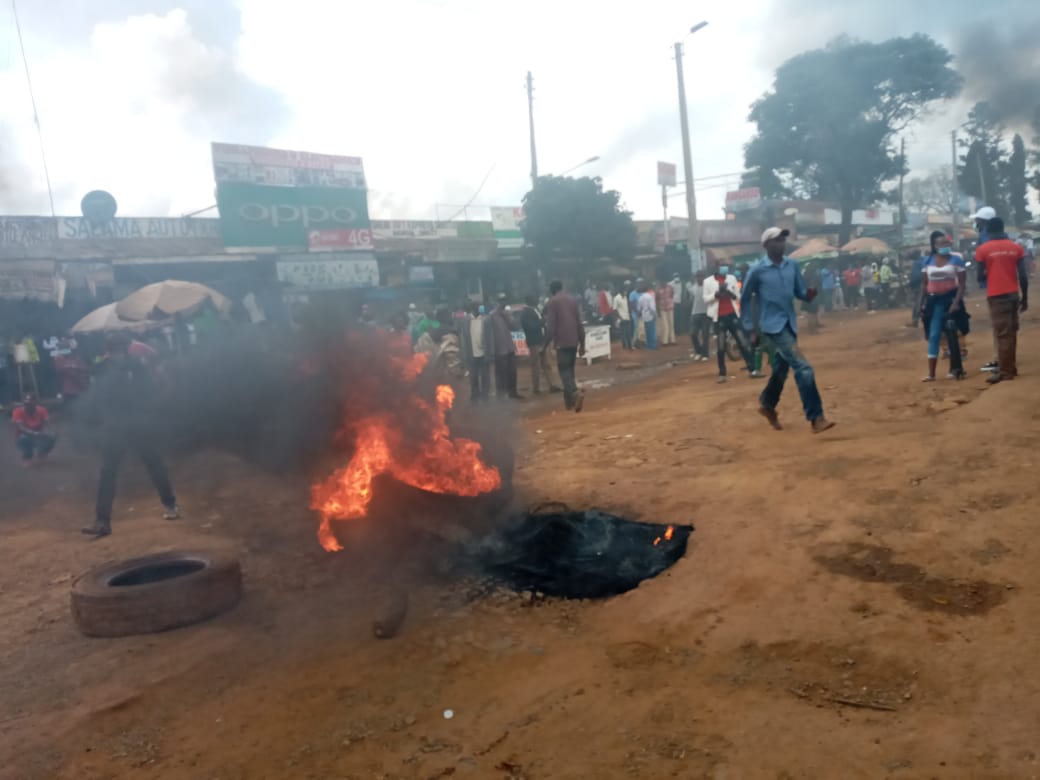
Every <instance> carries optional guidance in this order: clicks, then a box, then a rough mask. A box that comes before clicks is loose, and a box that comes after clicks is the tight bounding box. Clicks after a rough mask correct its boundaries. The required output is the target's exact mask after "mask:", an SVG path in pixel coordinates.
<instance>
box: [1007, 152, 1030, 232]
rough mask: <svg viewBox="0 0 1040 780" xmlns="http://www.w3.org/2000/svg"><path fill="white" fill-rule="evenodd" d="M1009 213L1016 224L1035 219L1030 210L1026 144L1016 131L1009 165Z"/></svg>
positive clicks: (1023, 223)
mask: <svg viewBox="0 0 1040 780" xmlns="http://www.w3.org/2000/svg"><path fill="white" fill-rule="evenodd" d="M1005 172H1006V174H1007V195H1008V214H1010V215H1011V221H1012V222H1013V223H1014V224H1015V225H1025V224H1026V223H1027V222H1030V221H1031V220H1032V219H1033V215H1032V213H1030V211H1029V194H1028V192H1029V183H1028V180H1027V177H1026V145H1025V142H1024V141H1023V140H1022V136H1020V135H1019V134H1018V133H1015V137H1014V138H1013V139H1012V140H1011V156H1010V157H1008V161H1007V166H1006V167H1005Z"/></svg>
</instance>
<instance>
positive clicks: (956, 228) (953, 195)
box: [950, 130, 961, 249]
mask: <svg viewBox="0 0 1040 780" xmlns="http://www.w3.org/2000/svg"><path fill="white" fill-rule="evenodd" d="M950 150H951V151H952V157H951V159H950V162H951V163H952V164H953V167H952V168H951V170H950V181H951V182H952V185H951V187H950V200H951V202H950V213H951V214H952V217H951V218H952V221H953V246H954V248H955V249H960V246H961V231H960V219H959V216H960V215H959V214H958V213H957V210H958V208H959V207H960V200H961V199H960V194H959V193H958V192H957V131H956V130H954V131H952V132H951V133H950Z"/></svg>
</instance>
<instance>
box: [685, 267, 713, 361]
mask: <svg viewBox="0 0 1040 780" xmlns="http://www.w3.org/2000/svg"><path fill="white" fill-rule="evenodd" d="M686 289H687V291H688V292H689V294H690V299H691V302H692V303H691V308H690V340H691V341H692V342H693V359H694V361H698V362H701V363H705V362H707V361H708V359H709V355H708V333H709V329H710V328H711V320H710V319H709V318H708V302H707V301H706V300H705V299H704V271H698V272H697V273H696V274H694V277H693V281H692V282H689V283H688V284H687V287H686Z"/></svg>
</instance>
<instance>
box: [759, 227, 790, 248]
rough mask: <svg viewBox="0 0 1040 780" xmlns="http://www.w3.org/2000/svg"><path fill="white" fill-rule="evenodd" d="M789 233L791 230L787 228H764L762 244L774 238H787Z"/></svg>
mask: <svg viewBox="0 0 1040 780" xmlns="http://www.w3.org/2000/svg"><path fill="white" fill-rule="evenodd" d="M789 235H791V231H790V230H788V229H787V228H778V227H771V228H766V230H765V232H764V233H763V234H762V244H763V245H764V244H765V243H766V241H772V240H773V239H774V238H787V237H788V236H789Z"/></svg>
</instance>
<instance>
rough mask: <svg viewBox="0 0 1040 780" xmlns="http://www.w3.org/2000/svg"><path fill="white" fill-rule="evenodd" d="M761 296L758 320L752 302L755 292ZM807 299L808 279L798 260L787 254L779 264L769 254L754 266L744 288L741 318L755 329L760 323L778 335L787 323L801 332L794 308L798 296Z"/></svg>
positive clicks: (764, 330)
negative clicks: (805, 277)
mask: <svg viewBox="0 0 1040 780" xmlns="http://www.w3.org/2000/svg"><path fill="white" fill-rule="evenodd" d="M755 295H757V296H758V307H757V308H758V312H759V317H758V322H757V323H756V322H755V321H754V315H753V310H752V305H751V299H752V297H753V296H755ZM795 298H798V299H799V300H802V301H804V300H805V280H804V279H803V278H802V270H801V269H800V268H799V267H798V263H796V262H795V261H794V260H792V259H791V258H789V257H785V258H784V259H783V260H782V261H781V262H780V264H779V265H776V264H774V263H773V262H772V261H771V260H770V259H769V258H768V257H764V258H762V260H760V261H759V262H757V263H755V265H753V266H752V267H751V272H750V273H749V274H748V278H747V280H746V281H745V282H744V289H743V290H742V291H741V293H740V312H741V319H742V320H743V321H744V328H745V329H747V330H752V329H753V328H754V327H755V326H756V325H757V326H758V328H759V329H760V330H761V331H762V332H763V333H768V334H770V335H775V334H777V333H780V332H782V331H783V329H784V328H785V327H787V326H789V327H790V328H791V332H792V333H795V334H797V333H798V315H797V314H795V311H794V299H795Z"/></svg>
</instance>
